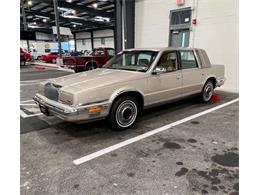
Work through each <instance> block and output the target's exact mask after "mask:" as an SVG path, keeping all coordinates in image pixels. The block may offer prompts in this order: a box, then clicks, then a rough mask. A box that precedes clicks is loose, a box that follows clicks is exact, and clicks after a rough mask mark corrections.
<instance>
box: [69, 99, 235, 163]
mask: <svg viewBox="0 0 260 195" xmlns="http://www.w3.org/2000/svg"><path fill="white" fill-rule="evenodd" d="M238 100H239V98H236V99H234V100H232V101H229V102H226V103H224V104H221V105H219V106H216V107H213V108H210V109H208V110H205V111H202V112H199V113H197V114H194V115H191V116H188V117H186V118H183V119H181V120H179V121H176V122H173V123H170V124H168V125H165V126H162V127H159V128H157V129H154V130H151V131H149V132H147V133H144V134H141V135H139V136H136V137H133V138H131V139H128V140H125V141H123V142H120V143H118V144H115V145H112V146H110V147H108V148H104V149H102V150H99V151H97V152H94V153H92V154H89V155H87V156H84V157H82V158H79V159H76V160H74V161H73V163H74V164H75V165H80V164H82V163H85V162H87V161H90V160H92V159H95V158H97V157H99V156H102V155H104V154H107V153H109V152H112V151H114V150H117V149H119V148H122V147H124V146H127V145H129V144H132V143H134V142H137V141H139V140H142V139H145V138H147V137H150V136H152V135H155V134H157V133H160V132H163V131H165V130H167V129H170V128H172V127H174V126H177V125H179V124H182V123H185V122H187V121H189V120H192V119H194V118H197V117H200V116H203V115H205V114H208V113H210V112H213V111H215V110H218V109H221V108H223V107H226V106H228V105H230V104H233V103H235V102H238Z"/></svg>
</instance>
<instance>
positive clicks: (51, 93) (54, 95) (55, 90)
mask: <svg viewBox="0 0 260 195" xmlns="http://www.w3.org/2000/svg"><path fill="white" fill-rule="evenodd" d="M60 88H61V86H60V85H56V84H53V83H47V84H45V86H44V96H45V97H47V98H48V99H50V100H54V101H58V99H59V89H60Z"/></svg>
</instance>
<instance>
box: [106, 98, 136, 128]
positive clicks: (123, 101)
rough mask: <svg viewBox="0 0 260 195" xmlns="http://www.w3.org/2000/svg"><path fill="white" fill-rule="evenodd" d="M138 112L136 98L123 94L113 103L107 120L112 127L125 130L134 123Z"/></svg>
mask: <svg viewBox="0 0 260 195" xmlns="http://www.w3.org/2000/svg"><path fill="white" fill-rule="evenodd" d="M138 112H139V105H138V102H137V100H136V99H135V98H134V97H131V96H123V97H120V98H119V99H117V100H116V101H115V103H114V104H113V106H112V108H111V111H110V114H109V116H108V121H109V123H110V125H111V126H112V127H113V128H114V129H116V130H125V129H127V128H129V127H131V126H132V125H133V124H134V123H135V121H136V119H137V116H138Z"/></svg>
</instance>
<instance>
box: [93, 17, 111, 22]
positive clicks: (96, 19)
mask: <svg viewBox="0 0 260 195" xmlns="http://www.w3.org/2000/svg"><path fill="white" fill-rule="evenodd" d="M94 20H95V21H98V22H110V18H106V17H102V16H96V17H95V18H94Z"/></svg>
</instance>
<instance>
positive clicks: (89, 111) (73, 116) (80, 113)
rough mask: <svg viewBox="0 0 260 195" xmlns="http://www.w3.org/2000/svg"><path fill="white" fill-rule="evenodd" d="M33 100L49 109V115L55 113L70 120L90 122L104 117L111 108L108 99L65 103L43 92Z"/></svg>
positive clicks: (65, 119) (41, 106)
mask: <svg viewBox="0 0 260 195" xmlns="http://www.w3.org/2000/svg"><path fill="white" fill-rule="evenodd" d="M33 100H34V101H35V102H36V104H38V105H39V107H40V108H44V109H46V110H47V113H48V114H47V115H50V116H51V115H54V116H57V117H58V118H61V119H62V120H64V121H68V122H88V121H95V120H100V119H104V118H105V117H106V116H107V115H108V114H109V108H110V103H109V102H108V101H106V100H105V101H101V102H96V103H95V102H93V103H91V104H85V105H81V106H69V105H65V104H62V103H60V102H57V101H53V100H50V99H48V98H46V97H45V96H43V95H41V94H36V95H35V96H34V98H33ZM41 111H42V109H41ZM44 114H46V112H45V113H44Z"/></svg>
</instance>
